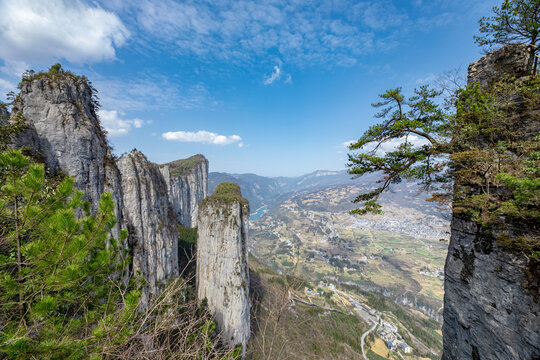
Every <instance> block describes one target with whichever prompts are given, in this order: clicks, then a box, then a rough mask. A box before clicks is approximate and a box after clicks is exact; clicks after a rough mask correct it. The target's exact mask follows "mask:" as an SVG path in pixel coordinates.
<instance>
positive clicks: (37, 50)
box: [0, 0, 129, 63]
mask: <svg viewBox="0 0 540 360" xmlns="http://www.w3.org/2000/svg"><path fill="white" fill-rule="evenodd" d="M0 14H2V16H0V58H1V59H3V60H4V61H6V62H10V61H26V62H30V63H36V62H40V63H42V62H51V61H55V60H58V59H66V60H68V61H71V62H75V63H88V62H95V61H103V60H111V59H114V58H115V57H116V51H115V49H116V47H119V46H122V45H123V44H124V43H125V42H126V39H127V38H128V36H129V32H128V30H127V29H126V27H125V26H124V24H123V23H122V21H121V20H120V18H119V17H118V16H117V15H116V14H114V13H112V12H110V11H106V10H104V9H103V8H101V7H99V6H96V5H92V6H91V5H88V4H85V3H83V2H81V1H79V0H70V1H65V0H52V1H40V0H19V1H0Z"/></svg>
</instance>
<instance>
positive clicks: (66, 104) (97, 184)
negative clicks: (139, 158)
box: [11, 74, 119, 209]
mask: <svg viewBox="0 0 540 360" xmlns="http://www.w3.org/2000/svg"><path fill="white" fill-rule="evenodd" d="M92 98H93V92H92V88H91V87H90V86H89V85H88V83H87V81H86V80H85V79H84V78H82V77H76V76H68V75H65V76H62V75H61V74H60V75H57V76H56V77H52V76H51V77H49V76H40V77H36V78H35V79H29V80H23V81H22V82H21V91H20V94H19V96H18V98H17V100H16V101H15V104H14V106H13V109H12V111H11V114H12V117H13V116H15V115H16V114H17V113H18V112H20V113H22V114H23V115H24V117H25V119H26V123H27V125H28V129H26V130H25V131H24V133H23V134H22V135H21V136H20V137H19V138H18V139H17V140H16V142H15V145H16V146H17V147H22V146H27V147H29V148H30V149H32V151H33V152H34V153H35V154H36V156H37V157H39V158H41V159H42V160H43V161H44V163H45V166H46V168H47V169H48V170H49V171H51V172H57V171H60V170H61V171H63V172H64V173H66V174H67V175H69V176H72V177H74V178H75V185H76V186H77V187H78V188H79V189H81V190H83V191H84V192H85V196H86V198H87V199H88V200H89V201H90V203H91V204H92V206H93V207H94V209H95V208H96V207H97V204H98V202H99V198H100V196H101V193H102V192H103V191H104V189H105V173H106V172H107V167H110V166H113V167H114V166H115V165H114V161H112V154H111V149H110V147H109V145H108V143H107V138H106V136H105V132H104V131H103V129H102V128H101V125H100V123H99V120H98V118H97V116H96V113H95V109H94V106H93V102H92ZM115 200H117V201H118V200H119V199H118V198H116V199H115Z"/></svg>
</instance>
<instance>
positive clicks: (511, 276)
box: [443, 45, 540, 360]
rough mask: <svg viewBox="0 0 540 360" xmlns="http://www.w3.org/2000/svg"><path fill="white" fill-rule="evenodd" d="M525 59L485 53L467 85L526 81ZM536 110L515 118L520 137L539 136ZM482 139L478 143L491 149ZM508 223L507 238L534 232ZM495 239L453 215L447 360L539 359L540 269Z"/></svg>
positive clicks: (510, 52) (514, 51)
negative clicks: (516, 79) (523, 78)
mask: <svg viewBox="0 0 540 360" xmlns="http://www.w3.org/2000/svg"><path fill="white" fill-rule="evenodd" d="M525 55H526V54H525V53H524V50H523V48H522V47H521V48H520V47H519V46H515V45H513V46H509V47H506V48H503V49H501V50H499V51H497V52H495V53H491V54H488V55H486V56H485V57H484V58H482V59H480V60H478V61H476V62H474V63H472V64H471V65H470V66H469V78H468V81H469V83H471V82H473V81H477V82H479V83H481V84H484V85H490V84H492V83H493V82H494V81H495V80H497V79H498V78H499V79H500V78H502V77H504V76H506V75H510V76H512V75H516V76H518V77H519V76H522V75H524V72H523V70H524V68H525V67H524V64H526V63H527V57H526V56H525ZM505 57H506V58H505ZM502 67H504V72H502V71H501V69H502ZM516 101H520V100H519V99H516ZM539 110H540V109H534V110H533V111H532V114H520V115H519V116H516V117H514V118H512V119H513V121H514V122H515V124H516V126H519V128H520V132H516V134H520V137H521V138H522V139H530V138H532V136H534V135H535V134H537V133H538V130H539V129H538V124H539V123H538V113H539ZM534 114H536V115H534ZM481 140H482V139H480V141H479V142H478V144H480V146H487V145H486V144H487V142H484V141H481ZM464 185H465V186H467V185H468V184H464ZM501 221H505V220H504V219H501ZM504 225H505V231H506V232H507V233H508V234H509V235H508V236H510V237H516V236H517V235H516V234H517V233H518V232H517V231H515V230H516V225H517V227H519V233H520V234H521V235H527V231H528V230H530V229H527V228H526V227H523V226H522V225H520V224H512V223H509V222H507V221H505V223H504ZM531 231H532V230H531ZM496 236H497V233H496V232H493V233H492V234H488V233H487V232H486V231H485V230H483V229H481V227H480V226H479V225H478V224H476V223H474V222H473V221H471V220H469V219H467V218H464V217H462V216H460V215H459V214H456V213H454V214H453V218H452V223H451V237H450V244H449V248H448V256H447V258H446V265H445V281H444V288H445V293H444V310H443V317H444V323H443V347H444V348H443V359H445V360H460V359H473V360H479V359H490V360H491V359H496V360H503V359H504V360H507V359H540V317H539V313H540V303H539V294H538V271H539V269H538V267H539V265H538V263H537V260H536V263H535V260H534V259H531V258H528V257H527V256H525V255H523V254H519V253H511V252H510V251H509V250H506V249H504V248H503V247H502V245H501V244H499V243H498V242H497V241H496V240H495V238H496ZM535 282H536V283H535Z"/></svg>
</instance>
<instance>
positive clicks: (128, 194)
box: [118, 150, 178, 303]
mask: <svg viewBox="0 0 540 360" xmlns="http://www.w3.org/2000/svg"><path fill="white" fill-rule="evenodd" d="M118 168H119V170H120V174H121V175H122V193H123V203H124V209H123V212H124V217H125V219H126V222H127V224H129V225H128V230H129V237H128V244H129V246H130V249H131V251H132V253H133V269H134V271H135V272H139V271H140V273H141V274H144V277H145V279H146V287H145V291H143V297H142V302H143V303H145V302H146V300H147V299H148V297H149V296H150V297H152V296H155V295H159V293H160V292H161V291H162V290H163V288H164V286H165V284H166V283H167V281H168V280H169V279H170V278H171V277H174V276H177V275H178V230H177V226H176V218H175V216H174V212H173V209H172V206H171V204H170V202H169V200H168V198H167V184H166V183H165V181H164V179H163V177H162V176H161V173H160V171H159V168H158V166H157V165H156V164H154V163H151V162H149V161H148V160H147V159H146V157H145V156H144V155H143V154H142V153H140V152H138V151H136V150H134V151H132V152H131V153H129V154H128V155H124V156H122V158H120V160H119V161H118Z"/></svg>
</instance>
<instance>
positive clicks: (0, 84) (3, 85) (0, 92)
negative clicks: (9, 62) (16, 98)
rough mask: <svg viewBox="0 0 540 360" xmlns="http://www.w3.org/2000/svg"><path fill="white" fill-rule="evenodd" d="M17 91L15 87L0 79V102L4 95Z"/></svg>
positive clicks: (9, 82)
mask: <svg viewBox="0 0 540 360" xmlns="http://www.w3.org/2000/svg"><path fill="white" fill-rule="evenodd" d="M15 90H17V87H16V85H15V84H14V83H12V82H11V81H8V80H5V79H2V78H0V101H2V100H4V98H5V96H6V94H7V93H8V92H10V91H15Z"/></svg>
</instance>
